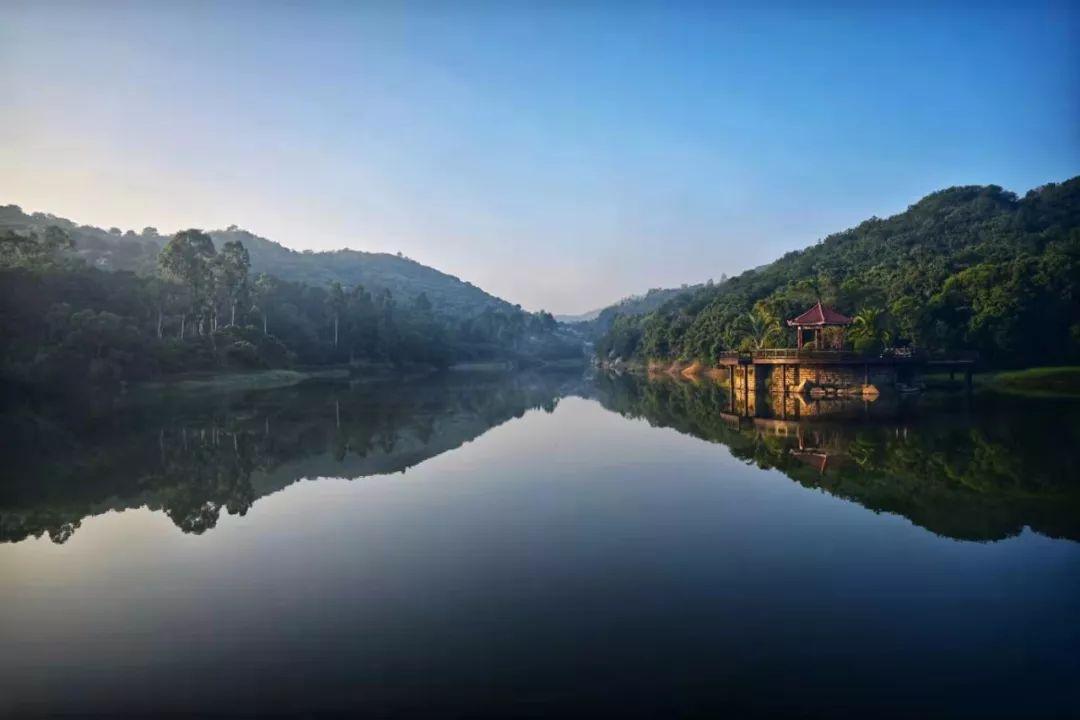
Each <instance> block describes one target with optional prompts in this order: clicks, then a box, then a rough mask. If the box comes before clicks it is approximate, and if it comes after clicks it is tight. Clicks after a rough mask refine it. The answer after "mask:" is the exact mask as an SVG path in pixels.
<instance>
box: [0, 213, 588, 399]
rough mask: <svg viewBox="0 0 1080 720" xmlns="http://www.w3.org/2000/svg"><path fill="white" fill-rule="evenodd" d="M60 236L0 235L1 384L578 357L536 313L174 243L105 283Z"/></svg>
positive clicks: (186, 235) (204, 244)
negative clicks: (443, 301) (282, 272)
mask: <svg viewBox="0 0 1080 720" xmlns="http://www.w3.org/2000/svg"><path fill="white" fill-rule="evenodd" d="M99 265H100V263H95V264H93V265H91V264H88V263H87V262H86V260H85V259H84V258H82V257H80V256H79V254H78V245H77V244H76V243H75V241H73V239H72V237H71V234H70V233H69V232H68V230H66V229H64V228H62V227H60V226H56V225H49V226H46V227H45V228H44V229H42V230H23V231H18V230H12V229H5V230H0V379H3V380H4V381H5V382H6V383H8V384H11V385H17V386H32V387H38V388H48V389H54V390H63V389H77V388H81V387H85V386H87V385H92V386H113V387H116V386H120V385H121V384H123V383H126V382H129V381H135V380H144V379H148V378H153V377H158V376H162V375H168V374H172V373H181V372H190V371H212V370H219V369H245V370H247V369H259V368H275V367H289V366H295V365H307V366H310V365H331V364H332V365H344V364H350V365H353V366H356V365H358V364H364V363H368V364H375V363H377V364H383V365H387V366H402V365H417V364H422V365H425V366H428V367H436V368H437V367H445V366H447V365H449V364H451V363H453V362H459V361H470V360H472V361H477V360H479V361H484V360H494V359H500V360H505V359H512V360H518V361H519V362H537V361H544V360H553V359H568V358H574V357H580V354H581V351H580V341H579V340H578V339H577V338H574V337H567V336H565V335H564V334H562V333H561V332H560V331H559V328H558V325H557V323H556V322H555V320H554V318H553V317H552V316H551V315H550V314H549V313H545V312H540V313H535V314H531V313H527V312H524V311H522V310H521V309H520V308H518V307H515V306H510V305H507V304H506V303H502V304H501V305H499V304H496V305H491V304H486V305H483V304H482V305H478V306H475V307H474V308H473V311H472V312H469V311H468V310H466V309H463V308H462V307H460V306H456V307H455V308H453V311H452V312H450V311H448V310H447V308H445V307H440V306H439V304H438V303H436V302H434V301H433V300H432V299H431V298H430V297H429V296H428V295H427V294H426V293H425V292H423V291H422V292H420V293H419V294H417V295H415V296H411V297H410V296H406V297H401V296H397V295H395V294H394V293H393V292H392V291H391V290H390V289H388V288H386V287H382V288H381V289H379V290H376V291H372V290H369V289H368V288H366V287H364V286H362V285H352V286H343V285H342V284H341V283H339V282H337V281H330V282H329V283H327V284H325V285H314V284H309V283H305V282H295V281H288V280H283V279H281V278H278V277H276V276H274V275H269V274H266V273H258V274H254V273H253V272H252V261H251V257H250V255H249V253H248V250H247V247H246V246H245V245H244V244H243V243H242V242H240V241H239V240H236V239H232V240H226V241H225V242H224V243H222V244H221V245H220V247H218V246H217V245H216V244H215V242H214V240H213V238H211V237H210V235H208V234H207V233H204V232H201V231H199V230H186V231H182V232H179V233H177V234H176V235H175V236H173V237H172V238H171V239H170V240H169V241H168V242H167V243H166V244H165V245H164V246H163V247H162V248H161V249H160V251H158V252H156V253H155V254H154V265H153V267H152V271H147V269H146V268H143V269H142V270H141V271H140V272H133V271H130V270H115V271H114V270H103V269H101V268H100V267H98V266H99Z"/></svg>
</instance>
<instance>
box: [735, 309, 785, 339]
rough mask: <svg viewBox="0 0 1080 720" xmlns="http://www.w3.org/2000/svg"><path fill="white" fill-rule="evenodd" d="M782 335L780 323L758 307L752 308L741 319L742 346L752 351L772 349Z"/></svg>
mask: <svg viewBox="0 0 1080 720" xmlns="http://www.w3.org/2000/svg"><path fill="white" fill-rule="evenodd" d="M783 334H784V330H783V328H781V327H780V322H779V321H778V320H777V319H776V318H774V317H772V316H771V315H769V314H768V313H767V312H766V311H765V310H764V309H762V308H760V307H757V308H754V309H753V310H751V311H750V312H748V313H746V314H745V315H744V316H743V318H742V335H743V344H744V345H747V344H748V345H749V346H750V349H752V350H763V349H765V348H768V347H772V346H773V345H774V344H775V342H776V340H777V339H778V338H780V337H782V336H783Z"/></svg>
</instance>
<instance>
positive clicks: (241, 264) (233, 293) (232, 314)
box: [216, 240, 251, 325]
mask: <svg viewBox="0 0 1080 720" xmlns="http://www.w3.org/2000/svg"><path fill="white" fill-rule="evenodd" d="M216 267H217V269H218V279H219V282H220V284H221V286H222V290H223V293H224V295H225V298H226V300H227V301H228V303H229V324H230V325H236V309H237V308H238V307H247V305H248V303H249V302H250V284H249V282H248V273H249V272H250V270H251V257H250V256H249V255H248V251H247V248H245V247H244V245H243V243H241V242H240V241H239V240H229V241H228V242H226V243H225V244H224V245H222V246H221V253H220V254H219V255H218V261H217V264H216Z"/></svg>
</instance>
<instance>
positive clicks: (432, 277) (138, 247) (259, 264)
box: [0, 205, 513, 317]
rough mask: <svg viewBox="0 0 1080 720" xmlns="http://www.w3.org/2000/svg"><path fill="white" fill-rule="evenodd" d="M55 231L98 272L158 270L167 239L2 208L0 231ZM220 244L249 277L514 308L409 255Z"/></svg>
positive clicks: (225, 238)
mask: <svg viewBox="0 0 1080 720" xmlns="http://www.w3.org/2000/svg"><path fill="white" fill-rule="evenodd" d="M49 226H55V227H59V228H61V229H63V230H64V231H66V232H67V233H68V235H69V236H70V237H71V239H72V241H73V243H74V246H75V247H74V249H73V251H72V252H73V253H74V254H75V255H76V256H78V257H79V258H81V259H83V260H85V261H86V262H87V264H88V265H91V266H93V267H97V268H100V269H103V270H131V271H134V272H137V273H140V274H145V275H151V274H153V273H155V272H156V270H157V256H158V253H159V252H160V250H161V248H163V247H164V246H165V244H166V243H167V242H168V241H169V236H165V235H161V234H159V233H158V231H157V229H156V228H153V227H147V228H144V229H143V230H142V231H140V232H135V231H132V230H127V231H122V230H120V229H119V228H110V229H108V230H105V229H102V228H98V227H93V226H89V225H77V224H76V223H74V222H72V221H71V220H68V219H66V218H60V217H56V216H54V215H49V214H46V213H33V214H27V213H25V212H23V211H22V209H21V208H19V207H18V206H15V205H7V206H0V231H3V230H13V231H16V232H21V233H25V232H29V231H33V232H39V233H40V232H44V230H45V229H46V228H47V227H49ZM208 234H209V235H210V236H211V237H212V238H213V240H214V243H215V245H217V246H218V247H221V246H223V245H224V244H225V243H226V242H229V241H232V240H236V241H240V242H241V243H242V244H243V245H244V247H245V248H247V251H248V253H249V254H250V256H251V270H252V272H254V273H256V274H258V273H266V274H268V275H273V276H275V277H278V278H281V279H282V280H287V281H290V282H303V283H306V284H308V285H313V286H317V287H325V286H327V285H329V284H330V283H331V282H338V283H340V284H341V285H342V286H344V287H355V286H357V285H361V286H363V287H364V288H366V289H367V290H368V291H369V292H372V293H378V292H381V291H382V290H389V291H390V292H391V293H393V295H394V297H396V298H398V299H399V300H403V301H407V300H412V299H413V298H416V297H418V296H419V295H420V294H421V293H424V294H426V296H427V298H428V299H429V300H430V301H431V303H432V306H433V307H434V308H436V310H437V312H439V313H441V314H446V315H449V316H454V317H472V316H474V315H477V314H479V313H482V312H483V311H485V310H489V309H490V310H502V311H508V310H510V309H511V308H512V307H513V306H512V305H511V304H510V303H508V302H506V301H505V300H501V299H499V298H497V297H495V296H493V295H490V294H488V293H486V292H484V291H483V290H481V289H480V288H478V287H476V286H475V285H473V284H472V283H469V282H465V281H462V280H460V279H459V278H456V277H454V276H453V275H448V274H446V273H443V272H440V271H438V270H436V269H434V268H431V267H428V266H426V265H422V264H420V263H418V262H416V261H414V260H410V259H409V258H406V257H402V256H398V255H390V254H387V253H370V252H362V251H358V250H338V251H334V252H310V251H309V252H296V251H295V250H290V249H289V248H287V247H284V246H283V245H280V244H278V243H276V242H273V241H272V240H267V239H266V238H263V237H259V236H258V235H254V234H252V233H250V232H247V231H246V230H241V229H239V228H237V227H235V226H230V227H229V228H227V229H225V230H214V231H210V232H209V233H208Z"/></svg>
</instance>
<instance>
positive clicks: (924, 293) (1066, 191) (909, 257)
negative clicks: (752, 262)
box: [597, 178, 1080, 367]
mask: <svg viewBox="0 0 1080 720" xmlns="http://www.w3.org/2000/svg"><path fill="white" fill-rule="evenodd" d="M819 299H820V300H821V301H822V302H824V303H825V304H827V305H832V306H835V307H836V308H837V309H838V310H840V311H841V312H844V313H847V314H853V313H856V314H860V313H861V311H867V312H869V311H870V310H871V309H873V310H874V311H875V312H874V313H873V316H872V317H871V316H869V315H867V316H866V317H865V318H864V320H863V321H862V322H861V323H860V325H859V327H853V328H852V333H853V335H851V336H849V337H850V339H851V340H852V341H853V343H854V344H855V345H856V347H857V348H859V349H865V350H868V351H873V350H876V349H880V348H883V347H885V346H887V345H890V344H910V345H914V346H918V347H922V348H926V349H929V350H942V351H953V350H977V351H978V352H979V353H980V356H981V358H982V360H983V361H984V362H986V363H987V364H988V365H990V366H996V367H1010V366H1021V365H1032V364H1047V363H1070V362H1076V361H1078V360H1080V178H1074V179H1072V180H1069V181H1067V182H1065V183H1062V184H1059V185H1055V184H1051V185H1047V186H1044V187H1042V188H1039V189H1037V190H1033V191H1031V192H1030V193H1028V194H1027V195H1026V196H1025V197H1023V198H1017V197H1016V196H1015V195H1013V194H1012V193H1009V192H1006V191H1004V190H1002V189H1001V188H999V187H996V186H987V187H958V188H950V189H948V190H942V191H940V192H937V193H933V194H932V195H929V196H927V197H925V198H923V199H922V200H920V201H919V202H918V203H916V204H915V205H912V206H911V207H910V208H908V210H907V211H906V212H903V213H901V214H899V215H896V216H894V217H891V218H888V219H885V220H882V219H878V218H872V219H870V220H867V221H866V222H864V223H862V224H861V225H859V226H858V227H855V228H852V229H850V230H846V231H844V232H842V233H838V234H835V235H831V236H829V237H827V238H825V240H823V241H822V242H820V243H818V244H816V245H814V246H812V247H810V248H807V249H806V250H802V251H797V252H791V253H788V254H787V255H785V256H784V257H782V258H780V259H779V260H777V261H776V262H774V263H772V264H770V265H767V266H765V267H762V268H758V269H756V270H752V271H748V272H746V273H743V274H742V275H740V276H738V277H736V278H732V279H730V280H728V281H726V282H724V283H721V284H719V285H715V286H713V287H705V288H701V289H699V290H697V291H695V292H691V293H685V294H681V295H678V296H676V297H674V298H672V299H670V300H668V301H667V302H666V303H664V304H663V305H662V306H661V307H660V308H658V309H657V310H655V311H654V312H652V313H650V314H648V315H646V316H644V317H641V318H635V319H634V320H632V321H630V324H631V325H633V327H634V328H635V331H634V332H633V333H631V332H629V331H628V324H627V323H623V324H621V325H618V324H617V323H613V324H612V330H611V331H610V332H609V335H612V334H614V333H616V332H618V334H619V335H620V337H621V339H622V340H623V341H625V340H626V339H627V338H631V339H634V344H633V348H632V350H630V351H629V352H627V348H626V347H625V342H624V344H623V347H622V348H621V352H620V354H624V356H626V355H633V356H635V357H637V358H639V359H642V360H644V359H653V358H658V359H699V360H702V361H705V362H711V361H714V360H715V359H716V357H717V355H718V353H719V352H721V351H723V350H729V349H738V348H740V347H745V346H747V345H754V344H756V342H757V341H758V340H760V339H761V338H760V335H759V334H758V333H757V332H756V331H751V330H750V329H749V328H748V327H747V323H748V320H747V313H749V312H751V311H755V310H757V309H760V310H762V311H763V312H765V313H767V314H768V315H770V316H772V317H774V318H777V319H786V318H790V317H792V316H794V315H796V314H797V313H799V312H802V311H803V310H805V309H806V308H807V307H809V306H810V305H812V304H813V303H814V302H816V301H817V300H819ZM617 325H618V330H617V331H616V329H615V328H616V326H617ZM614 341H615V338H603V339H601V340H600V341H599V342H598V343H597V347H598V348H601V347H605V348H606V347H611V346H612V344H613V343H614ZM787 341H788V342H790V341H791V339H790V338H787Z"/></svg>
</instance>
